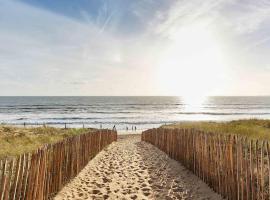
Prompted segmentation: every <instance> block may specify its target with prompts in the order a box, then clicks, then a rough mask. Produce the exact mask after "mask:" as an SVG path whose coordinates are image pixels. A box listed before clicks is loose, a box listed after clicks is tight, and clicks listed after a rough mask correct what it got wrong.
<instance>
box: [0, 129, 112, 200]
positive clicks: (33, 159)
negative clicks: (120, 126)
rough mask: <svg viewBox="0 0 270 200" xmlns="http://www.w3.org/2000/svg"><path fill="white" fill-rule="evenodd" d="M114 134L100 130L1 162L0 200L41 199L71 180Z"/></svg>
mask: <svg viewBox="0 0 270 200" xmlns="http://www.w3.org/2000/svg"><path fill="white" fill-rule="evenodd" d="M116 140H117V133H116V132H115V131H110V130H99V131H96V132H90V133H86V134H82V135H77V136H74V137H70V138H67V139H64V140H63V141H60V142H58V143H55V144H48V145H46V146H44V147H42V148H40V149H38V150H36V151H35V152H33V153H29V154H23V155H21V156H19V157H18V158H13V159H8V158H7V159H5V160H1V161H0V200H17V199H18V200H19V199H20V200H43V199H52V197H53V196H54V195H55V194H56V193H57V192H58V191H59V190H61V188H62V187H63V186H64V185H65V184H66V183H67V182H68V181H70V180H71V179H72V178H74V177H75V176H76V175H77V174H78V173H79V172H80V171H81V170H82V169H83V168H84V167H85V165H86V164H87V163H88V162H89V160H91V159H92V158H93V157H94V156H95V155H96V154H97V153H98V152H99V151H101V150H102V149H103V148H104V147H105V146H107V145H108V144H110V143H112V142H113V141H116Z"/></svg>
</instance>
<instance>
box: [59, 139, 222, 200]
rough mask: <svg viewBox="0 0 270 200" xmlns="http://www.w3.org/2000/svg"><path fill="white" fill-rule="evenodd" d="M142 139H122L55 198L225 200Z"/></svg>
mask: <svg viewBox="0 0 270 200" xmlns="http://www.w3.org/2000/svg"><path fill="white" fill-rule="evenodd" d="M140 137H141V136H140V135H139V134H136V135H131V134H129V135H119V138H118V141H117V142H114V143H113V144H111V145H109V146H108V147H107V148H106V149H105V150H103V151H101V152H100V153H99V154H98V155H97V156H96V157H95V158H94V159H92V160H91V161H90V162H89V163H88V165H87V166H86V167H85V168H84V169H83V170H82V171H81V172H80V173H79V174H78V176H77V177H76V178H74V179H73V180H72V181H71V182H70V183H68V184H67V185H66V186H65V187H64V188H63V189H62V190H61V191H60V192H59V193H58V194H57V196H56V197H55V198H54V199H55V200H71V199H195V200H196V199H198V200H202V199H210V200H211V199H212V200H219V199H222V198H221V197H220V196H219V195H218V194H216V193H215V192H213V190H211V189H210V188H209V187H208V186H207V185H206V184H205V183H203V182H202V181H201V180H200V179H199V178H198V177H196V176H195V175H194V174H192V173H191V172H190V171H188V170H187V169H185V168H184V167H183V166H182V165H181V164H180V163H179V162H177V161H175V160H172V159H170V158H169V157H168V156H167V155H166V154H165V153H163V152H162V151H160V150H159V149H157V148H156V147H154V146H152V145H150V144H148V143H145V142H142V141H141V138H140Z"/></svg>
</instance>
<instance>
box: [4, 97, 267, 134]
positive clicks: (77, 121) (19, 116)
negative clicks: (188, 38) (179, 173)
mask: <svg viewBox="0 0 270 200" xmlns="http://www.w3.org/2000/svg"><path fill="white" fill-rule="evenodd" d="M248 118H260V119H270V97H266V96H265V97H262V96H259V97H206V98H203V99H196V98H193V99H188V98H183V97H166V96H162V97H148V96H144V97H109V96H106V97H105V96H104V97H0V123H2V124H13V125H23V124H24V123H26V125H36V124H44V123H45V124H47V125H50V126H57V127H64V125H65V124H66V125H67V127H82V126H83V125H84V126H85V127H93V128H100V127H101V126H102V128H112V127H113V126H114V125H115V126H116V128H117V129H118V130H123V129H126V127H128V128H129V130H130V129H131V128H132V126H133V127H135V126H136V128H137V130H144V129H148V128H154V127H158V126H160V125H162V124H169V123H175V122H179V121H191V120H195V121H197V120H204V121H227V120H235V119H248Z"/></svg>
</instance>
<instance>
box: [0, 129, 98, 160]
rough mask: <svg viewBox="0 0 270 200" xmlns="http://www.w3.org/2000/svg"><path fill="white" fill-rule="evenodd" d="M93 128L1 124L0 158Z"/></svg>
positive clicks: (26, 151)
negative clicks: (19, 126) (31, 126)
mask: <svg viewBox="0 0 270 200" xmlns="http://www.w3.org/2000/svg"><path fill="white" fill-rule="evenodd" d="M92 130H93V129H60V128H52V127H38V128H17V127H8V126H0V158H4V157H11V156H17V155H20V154H22V153H28V152H31V151H33V150H35V149H37V148H39V147H42V146H43V145H45V144H48V143H55V142H58V141H60V140H63V139H64V138H66V137H70V136H73V135H78V134H82V133H86V132H89V131H92Z"/></svg>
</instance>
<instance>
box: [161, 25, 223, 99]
mask: <svg viewBox="0 0 270 200" xmlns="http://www.w3.org/2000/svg"><path fill="white" fill-rule="evenodd" d="M170 39H171V43H170V45H169V47H168V48H165V50H164V51H163V52H162V56H161V57H160V60H159V61H158V66H159V68H158V73H159V74H158V75H159V83H160V88H162V89H163V91H164V92H165V93H167V94H168V95H178V96H184V97H185V98H186V99H189V100H190V101H191V99H194V100H196V99H202V97H203V96H206V95H211V92H214V90H215V88H216V85H217V84H218V85H220V84H221V83H222V82H221V79H222V74H225V71H224V70H225V63H224V58H223V54H222V52H221V48H220V46H219V43H218V41H217V40H216V39H215V37H214V36H213V34H212V33H211V32H210V31H209V30H207V29H206V28H205V27H203V26H200V25H196V26H189V27H185V28H182V29H180V30H179V31H174V34H173V35H171V38H170Z"/></svg>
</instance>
